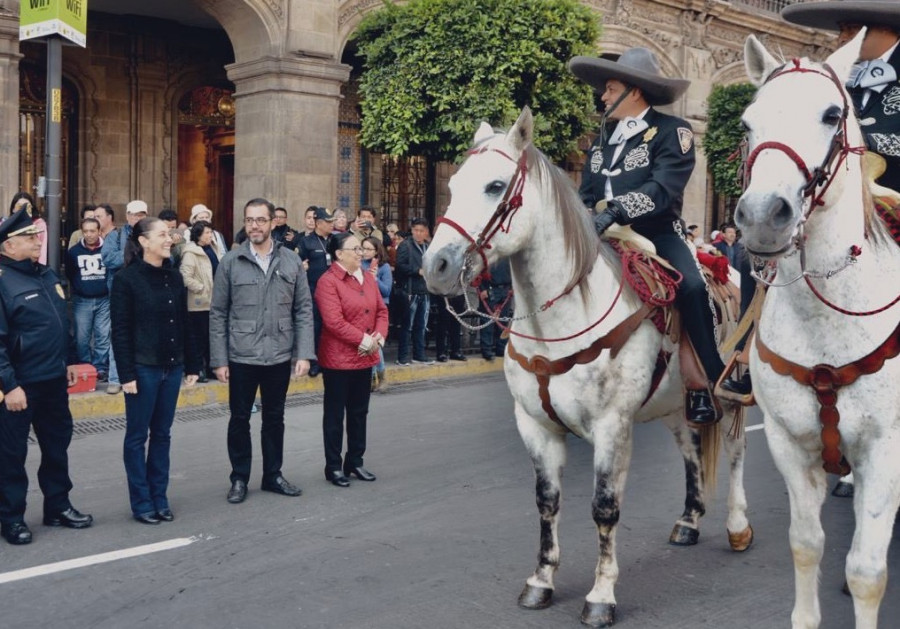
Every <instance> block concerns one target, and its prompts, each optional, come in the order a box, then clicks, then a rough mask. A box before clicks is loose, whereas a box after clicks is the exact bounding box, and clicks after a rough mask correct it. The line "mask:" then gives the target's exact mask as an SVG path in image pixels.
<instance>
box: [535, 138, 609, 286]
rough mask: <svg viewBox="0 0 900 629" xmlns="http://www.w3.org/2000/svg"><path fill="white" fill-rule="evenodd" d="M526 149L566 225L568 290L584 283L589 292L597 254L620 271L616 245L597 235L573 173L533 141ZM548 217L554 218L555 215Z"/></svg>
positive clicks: (549, 199)
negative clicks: (542, 150) (610, 244)
mask: <svg viewBox="0 0 900 629" xmlns="http://www.w3.org/2000/svg"><path fill="white" fill-rule="evenodd" d="M525 153H526V165H527V166H528V172H529V173H530V174H531V175H533V176H534V178H535V181H536V182H537V183H538V184H539V185H540V187H541V190H542V191H543V194H544V197H545V198H544V199H543V200H542V205H543V206H544V207H547V208H555V210H556V218H557V220H559V222H560V224H561V225H562V231H563V237H564V241H565V250H566V254H567V257H568V258H569V260H570V261H571V262H572V274H571V276H570V277H569V278H568V279H567V280H566V288H565V290H566V291H569V290H571V289H573V288H575V287H576V286H581V288H582V292H583V294H584V295H585V296H586V295H587V294H588V291H589V286H588V283H587V279H588V276H589V275H590V273H591V271H592V270H593V268H594V263H595V262H596V261H597V256H598V255H603V256H604V257H605V258H606V260H607V262H608V263H609V264H610V266H611V267H612V268H613V269H614V270H615V271H616V272H618V270H619V268H620V264H619V260H618V258H617V257H615V253H614V252H613V250H612V248H611V247H609V246H605V245H604V244H603V243H602V241H601V240H600V238H599V237H597V232H596V230H595V229H594V223H593V221H592V220H591V215H590V213H589V212H588V211H587V210H586V209H585V207H584V203H583V202H582V200H581V197H580V196H579V195H578V190H577V189H576V188H575V185H574V183H573V182H572V180H571V179H570V178H569V176H568V175H567V174H566V173H565V172H563V171H562V169H560V168H559V167H557V166H556V165H554V164H553V163H551V162H550V160H549V159H547V156H546V155H544V154H543V153H541V152H540V151H539V150H537V149H536V148H535V147H534V146H533V145H529V146H528V147H527V148H526V149H525ZM548 219H550V220H552V217H548Z"/></svg>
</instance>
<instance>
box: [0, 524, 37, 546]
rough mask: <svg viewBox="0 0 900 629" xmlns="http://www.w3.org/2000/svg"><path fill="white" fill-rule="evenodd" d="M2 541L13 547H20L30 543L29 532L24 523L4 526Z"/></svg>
mask: <svg viewBox="0 0 900 629" xmlns="http://www.w3.org/2000/svg"><path fill="white" fill-rule="evenodd" d="M0 532H2V534H3V539H5V540H6V541H7V542H9V543H10V544H12V545H13V546H22V545H23V544H30V543H31V531H30V530H28V526H27V525H26V524H25V523H24V522H13V523H12V524H4V525H3V526H2V530H0Z"/></svg>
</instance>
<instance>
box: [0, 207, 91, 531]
mask: <svg viewBox="0 0 900 629" xmlns="http://www.w3.org/2000/svg"><path fill="white" fill-rule="evenodd" d="M40 231H41V230H40V229H39V228H38V227H36V226H35V225H34V224H33V223H32V221H31V217H30V216H29V215H28V212H27V211H26V209H25V208H22V209H20V210H18V211H17V212H15V213H14V214H13V215H12V216H10V217H9V218H8V219H7V220H6V221H4V222H3V224H2V225H0V387H2V391H3V395H4V396H5V399H4V400H3V403H2V404H0V532H2V535H3V537H4V538H5V539H6V541H7V542H9V543H10V544H28V543H30V542H31V531H30V530H29V529H28V526H27V525H26V524H25V495H26V493H27V492H28V475H27V474H26V472H25V457H26V455H27V453H28V430H29V427H32V426H33V427H34V433H35V435H36V436H37V440H38V444H39V445H40V448H41V465H40V467H39V468H38V483H39V484H40V487H41V491H42V492H43V494H44V524H45V525H47V526H65V527H68V528H73V529H81V528H86V527H89V526H90V525H91V524H92V523H93V518H92V517H91V516H90V515H86V514H82V513H80V512H79V511H78V510H77V509H75V508H74V507H73V506H72V503H71V502H69V491H70V490H71V489H72V481H71V480H70V479H69V460H68V454H67V452H66V450H67V449H68V447H69V442H70V441H71V440H72V415H71V413H70V412H69V394H68V391H67V387H68V386H69V385H70V384H74V383H75V371H74V368H72V367H69V366H68V365H73V364H75V363H77V362H78V361H77V357H76V352H75V344H74V341H73V339H72V336H71V334H70V333H69V321H68V319H67V317H66V300H65V295H64V294H63V291H62V287H61V286H60V283H59V278H58V277H57V276H56V273H54V272H53V270H51V269H50V268H49V267H47V266H45V265H43V264H38V262H37V260H38V256H39V255H40V251H41V242H40V240H39V239H38V234H39V233H40Z"/></svg>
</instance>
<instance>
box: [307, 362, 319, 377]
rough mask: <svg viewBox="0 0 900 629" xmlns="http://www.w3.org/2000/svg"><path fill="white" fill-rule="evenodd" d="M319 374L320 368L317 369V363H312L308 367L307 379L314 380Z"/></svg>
mask: <svg viewBox="0 0 900 629" xmlns="http://www.w3.org/2000/svg"><path fill="white" fill-rule="evenodd" d="M320 373H322V368H321V367H319V363H313V364H312V365H310V367H309V377H310V378H315V377H316V376H318V375H319V374H320Z"/></svg>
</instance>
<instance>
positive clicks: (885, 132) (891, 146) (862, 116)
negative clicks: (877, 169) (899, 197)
mask: <svg viewBox="0 0 900 629" xmlns="http://www.w3.org/2000/svg"><path fill="white" fill-rule="evenodd" d="M888 63H889V64H890V65H892V66H893V67H894V70H896V71H897V76H898V77H900V46H897V48H896V49H895V50H894V54H892V55H891V56H890V58H889V59H888ZM849 91H850V95H851V96H852V97H853V102H854V104H855V105H856V111H857V113H858V117H859V124H860V127H861V129H862V132H863V136H864V137H865V140H866V148H868V149H869V150H870V151H874V152H875V153H878V154H879V155H881V156H882V157H884V159H885V161H887V169H886V170H885V171H884V174H883V175H882V176H881V177H879V178H878V180H877V182H878V183H879V184H880V185H882V186H885V187H887V188H893V189H894V190H900V79H898V80H897V81H894V82H893V83H891V84H890V85H888V86H887V87H886V88H884V91H882V92H881V93H880V94H872V95H871V96H870V98H869V100H868V102H867V103H866V106H865V107H863V108H860V104H861V103H862V95H863V94H864V93H865V91H866V90H865V89H859V88H856V89H851V90H849Z"/></svg>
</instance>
